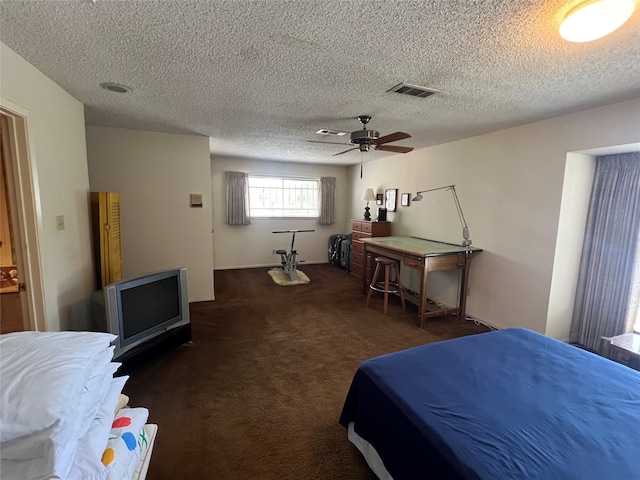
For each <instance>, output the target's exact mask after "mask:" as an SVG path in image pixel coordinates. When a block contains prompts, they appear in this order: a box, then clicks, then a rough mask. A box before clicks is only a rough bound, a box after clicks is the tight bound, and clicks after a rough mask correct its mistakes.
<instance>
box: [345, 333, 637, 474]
mask: <svg viewBox="0 0 640 480" xmlns="http://www.w3.org/2000/svg"><path fill="white" fill-rule="evenodd" d="M350 422H355V424H354V427H355V431H356V433H358V434H359V435H360V436H361V437H363V438H364V439H365V440H367V441H368V442H369V443H371V444H372V445H373V446H374V447H375V449H376V451H377V452H378V454H379V455H380V457H381V458H382V460H383V462H384V464H385V467H386V468H387V470H388V471H389V473H390V474H391V475H392V476H393V478H394V480H403V479H417V478H430V479H438V478H442V479H484V480H497V479H500V480H503V479H528V480H530V479H540V480H562V479H572V480H573V479H580V480H590V479H593V480H603V479H607V480H608V479H611V480H638V479H640V373H639V372H636V371H633V370H631V369H629V368H627V367H625V366H622V365H619V364H616V363H614V362H611V361H609V360H606V359H604V358H601V357H598V356H596V355H593V354H591V353H589V352H586V351H584V350H581V349H579V348H576V347H573V346H570V345H567V344H564V343H562V342H559V341H557V340H553V339H550V338H548V337H545V336H543V335H540V334H538V333H535V332H532V331H529V330H525V329H519V328H514V329H507V330H501V331H497V332H491V333H486V334H481V335H472V336H468V337H463V338H458V339H454V340H449V341H445V342H439V343H434V344H429V345H424V346H421V347H416V348H412V349H409V350H404V351H401V352H397V353H392V354H389V355H384V356H381V357H377V358H373V359H371V360H367V361H365V362H364V363H363V364H362V365H361V366H360V368H359V369H358V371H357V372H356V374H355V376H354V379H353V383H352V385H351V388H350V390H349V393H348V395H347V399H346V401H345V404H344V408H343V411H342V415H341V417H340V423H341V424H342V425H344V426H347V425H348V424H349V423H350Z"/></svg>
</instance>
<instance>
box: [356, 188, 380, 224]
mask: <svg viewBox="0 0 640 480" xmlns="http://www.w3.org/2000/svg"><path fill="white" fill-rule="evenodd" d="M375 199H376V194H375V193H373V188H365V189H364V192H362V198H361V199H360V200H362V201H363V202H367V206H366V207H364V219H365V220H371V214H370V213H369V202H372V201H374V200H375Z"/></svg>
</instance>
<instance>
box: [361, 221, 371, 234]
mask: <svg viewBox="0 0 640 480" xmlns="http://www.w3.org/2000/svg"><path fill="white" fill-rule="evenodd" d="M360 227H361V229H362V231H363V232H365V233H371V228H372V227H371V222H360Z"/></svg>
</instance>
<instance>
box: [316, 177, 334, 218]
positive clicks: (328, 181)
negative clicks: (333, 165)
mask: <svg viewBox="0 0 640 480" xmlns="http://www.w3.org/2000/svg"><path fill="white" fill-rule="evenodd" d="M318 200H319V201H318V203H319V209H318V210H319V211H318V224H319V225H333V224H334V223H335V221H336V179H335V177H320V198H319V199H318Z"/></svg>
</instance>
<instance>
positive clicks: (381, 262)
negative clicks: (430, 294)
mask: <svg viewBox="0 0 640 480" xmlns="http://www.w3.org/2000/svg"><path fill="white" fill-rule="evenodd" d="M375 262H376V269H375V272H374V273H373V279H372V280H371V284H370V285H369V293H368V294H367V303H366V305H367V306H369V301H370V300H371V293H373V292H374V291H375V292H381V293H384V313H385V314H386V313H387V310H388V305H389V294H390V293H399V294H400V302H401V303H402V309H403V310H404V309H405V303H404V293H403V292H402V282H401V280H400V262H399V261H398V260H395V259H393V258H388V257H376V258H375ZM382 269H384V282H382V281H378V276H379V275H380V272H381V271H382ZM392 270H393V277H394V278H395V281H392V280H391V273H392V272H391V271H392Z"/></svg>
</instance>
